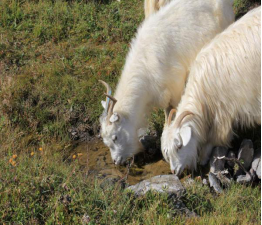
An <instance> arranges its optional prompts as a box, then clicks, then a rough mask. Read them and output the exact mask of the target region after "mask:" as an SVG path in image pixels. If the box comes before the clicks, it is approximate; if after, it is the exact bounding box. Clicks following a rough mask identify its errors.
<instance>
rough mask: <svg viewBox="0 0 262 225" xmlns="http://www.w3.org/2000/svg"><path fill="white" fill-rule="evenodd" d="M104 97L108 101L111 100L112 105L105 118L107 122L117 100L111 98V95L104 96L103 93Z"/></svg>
mask: <svg viewBox="0 0 262 225" xmlns="http://www.w3.org/2000/svg"><path fill="white" fill-rule="evenodd" d="M105 95H106V96H107V97H108V98H109V99H110V100H112V104H110V106H109V109H108V114H107V118H108V120H109V119H110V117H111V115H112V114H113V109H114V106H115V104H116V102H117V100H116V99H115V98H114V97H113V96H111V95H108V94H106V93H105Z"/></svg>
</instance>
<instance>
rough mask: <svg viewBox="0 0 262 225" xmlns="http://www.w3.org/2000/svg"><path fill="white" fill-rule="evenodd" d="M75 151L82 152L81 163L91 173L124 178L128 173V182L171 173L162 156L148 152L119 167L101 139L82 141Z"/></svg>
mask: <svg viewBox="0 0 262 225" xmlns="http://www.w3.org/2000/svg"><path fill="white" fill-rule="evenodd" d="M74 153H82V155H81V157H79V159H78V160H79V163H80V164H81V165H83V166H84V167H85V168H86V169H87V170H88V171H89V173H90V174H95V175H98V176H101V177H116V178H124V177H126V175H127V173H128V176H127V183H129V184H131V185H132V184H136V183H138V182H140V181H142V180H144V179H148V178H150V177H153V176H156V175H161V174H170V168H169V164H168V163H166V162H165V161H164V160H163V159H162V158H161V156H159V155H158V156H157V157H148V156H146V153H145V154H143V155H141V156H138V157H139V160H136V159H135V162H134V164H133V165H132V166H131V167H130V168H128V167H124V166H121V167H117V166H115V165H114V164H113V162H112V159H111V155H110V151H109V149H108V148H107V147H106V146H105V145H104V144H103V142H102V141H101V140H98V139H96V140H92V141H91V142H88V143H82V144H80V145H78V146H77V147H76V148H75V149H74Z"/></svg>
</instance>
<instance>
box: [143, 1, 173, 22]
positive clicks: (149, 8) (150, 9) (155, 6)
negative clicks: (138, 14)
mask: <svg viewBox="0 0 262 225" xmlns="http://www.w3.org/2000/svg"><path fill="white" fill-rule="evenodd" d="M170 1H171V0H145V2H144V11H145V18H148V17H149V16H150V15H152V14H154V13H156V12H157V11H158V10H159V9H160V8H161V7H163V6H165V5H166V4H168V3H169V2H170Z"/></svg>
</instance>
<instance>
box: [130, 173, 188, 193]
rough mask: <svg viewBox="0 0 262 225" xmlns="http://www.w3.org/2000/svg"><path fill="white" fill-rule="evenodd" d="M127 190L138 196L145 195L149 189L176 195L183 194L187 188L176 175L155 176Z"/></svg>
mask: <svg viewBox="0 0 262 225" xmlns="http://www.w3.org/2000/svg"><path fill="white" fill-rule="evenodd" d="M126 190H128V191H132V192H134V193H135V195H136V196H141V195H145V194H146V193H147V192H148V191H156V192H159V193H164V192H165V193H168V194H176V196H181V195H182V194H183V193H184V192H185V188H184V187H183V186H182V184H181V182H180V181H179V179H178V177H177V176H175V175H159V176H155V177H152V178H150V179H147V180H143V181H141V182H140V183H138V184H136V185H132V186H129V187H128V188H126Z"/></svg>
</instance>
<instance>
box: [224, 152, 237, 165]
mask: <svg viewBox="0 0 262 225" xmlns="http://www.w3.org/2000/svg"><path fill="white" fill-rule="evenodd" d="M227 158H230V159H235V158H236V154H235V153H234V152H233V151H229V152H228V153H227ZM226 164H227V165H228V166H229V167H231V168H234V166H235V163H234V162H231V161H227V162H226Z"/></svg>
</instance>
